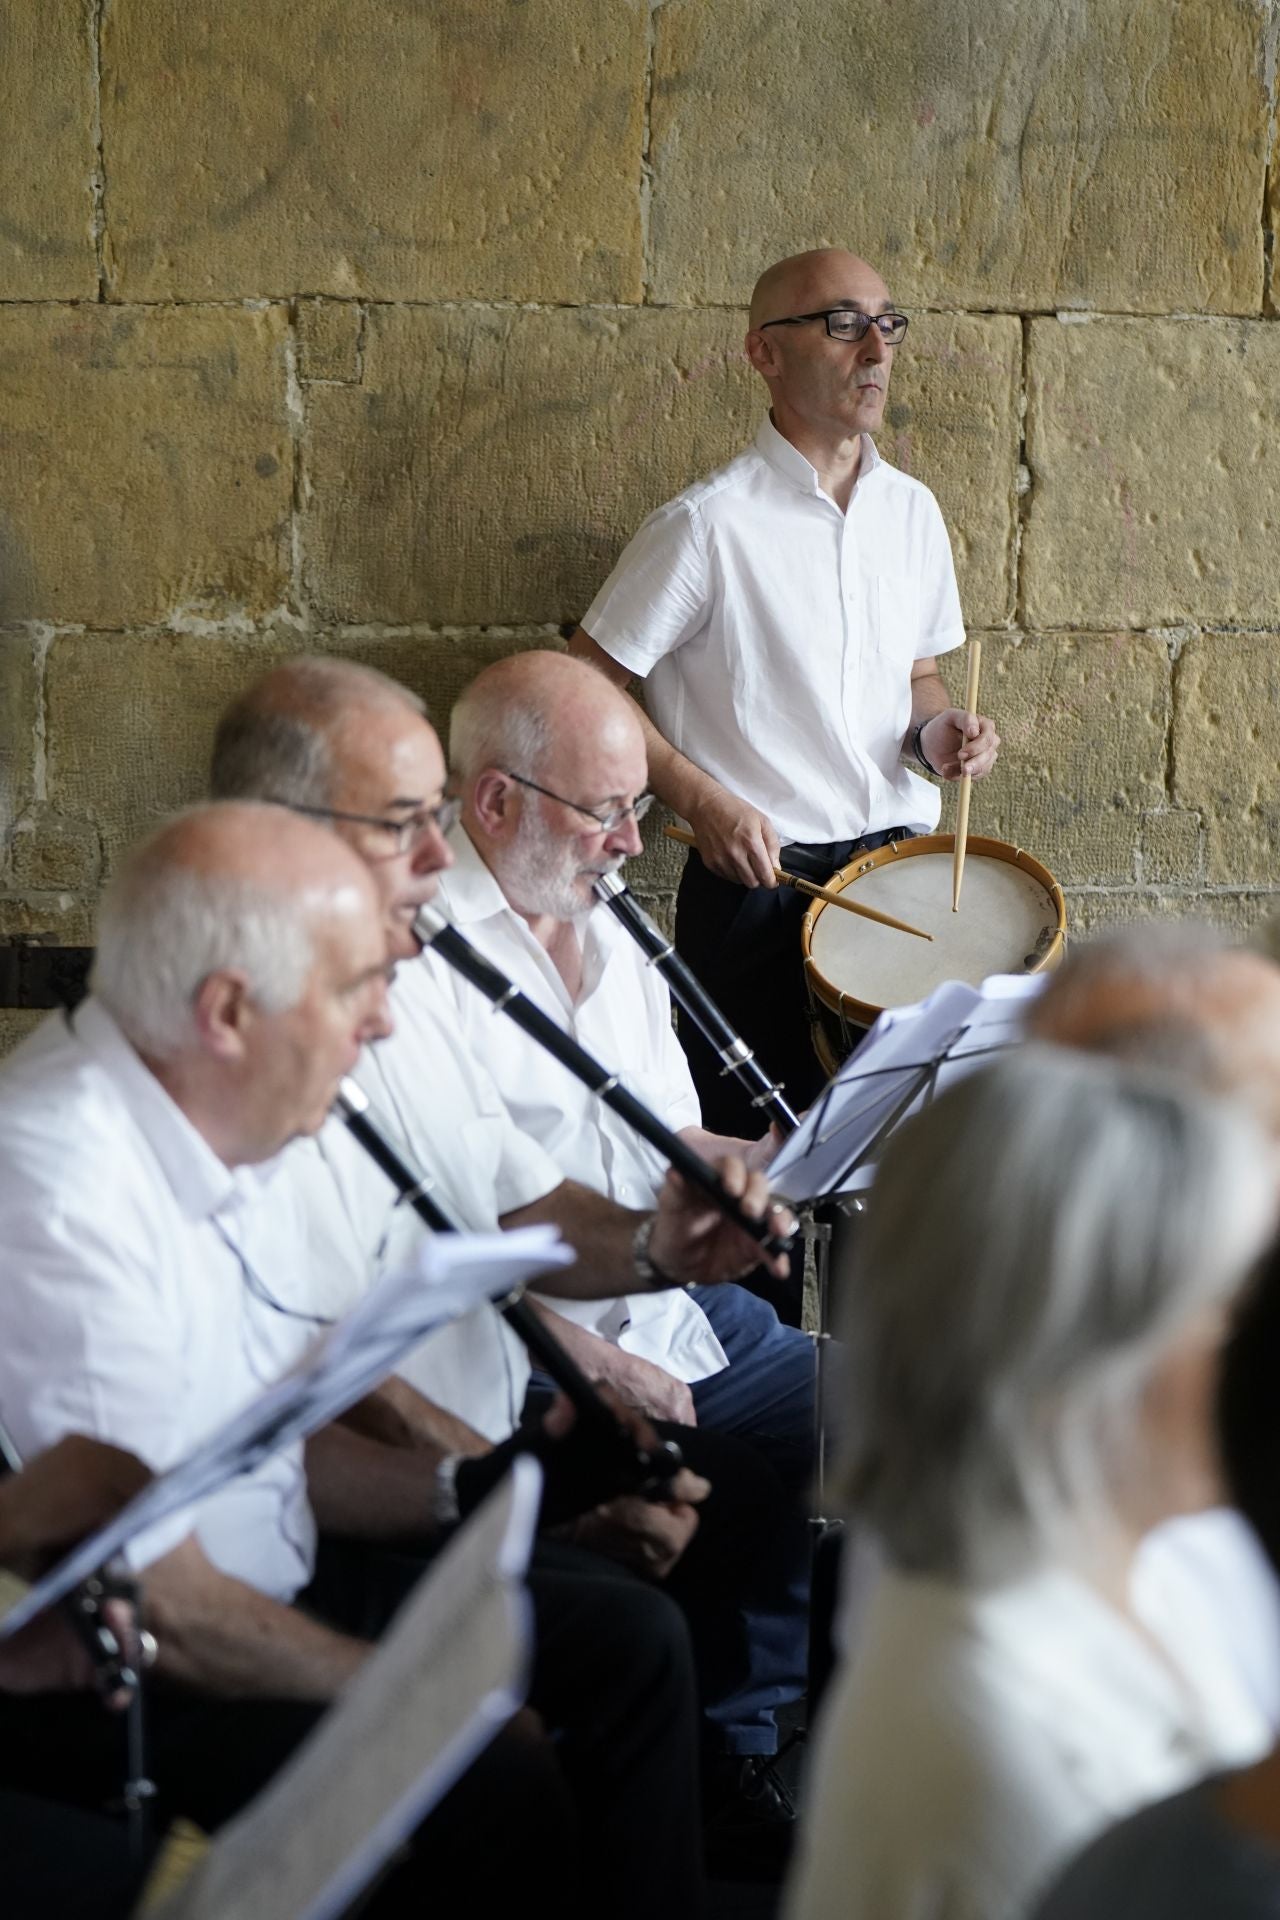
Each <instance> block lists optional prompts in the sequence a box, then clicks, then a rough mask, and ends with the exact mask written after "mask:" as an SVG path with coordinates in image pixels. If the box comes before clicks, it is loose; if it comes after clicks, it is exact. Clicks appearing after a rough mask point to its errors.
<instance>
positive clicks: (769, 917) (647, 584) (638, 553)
mask: <svg viewBox="0 0 1280 1920" xmlns="http://www.w3.org/2000/svg"><path fill="white" fill-rule="evenodd" d="M906 331H907V320H906V316H905V315H904V314H901V313H896V312H895V311H894V307H893V301H892V299H891V297H890V294H889V289H888V288H887V286H886V285H885V283H884V281H883V280H882V278H881V277H880V275H879V274H878V273H877V272H876V271H875V269H874V267H871V266H869V265H868V263H867V262H866V261H865V260H860V259H859V258H858V257H857V255H856V254H852V253H847V252H845V251H844V250H842V249H840V248H836V247H823V248H819V249H816V250H814V251H812V252H808V253H799V254H793V255H792V256H790V257H789V258H788V259H785V260H779V261H777V262H776V263H775V264H774V265H773V266H771V267H769V268H768V269H766V271H765V272H764V273H763V274H762V275H761V276H760V279H759V280H758V281H757V283H756V286H755V290H754V292H753V293H752V296H751V311H750V315H749V318H748V325H747V335H746V343H745V344H746V354H747V358H748V359H749V360H750V362H751V364H752V366H753V367H754V368H755V370H756V372H757V373H758V374H759V375H760V377H761V379H762V380H763V381H764V383H765V385H766V387H767V388H768V390H769V407H770V412H769V417H768V419H766V420H764V421H762V422H761V425H760V430H759V432H758V433H757V435H756V437H755V441H754V444H753V445H752V446H750V447H748V448H747V449H746V450H745V451H744V452H743V453H741V454H739V455H738V457H737V458H736V459H735V460H732V461H730V463H729V465H728V466H726V467H722V468H721V469H720V471H719V472H718V473H714V474H712V475H710V477H709V478H707V479H705V480H701V481H699V482H698V483H697V484H696V485H694V486H692V487H689V488H688V489H687V490H686V491H685V492H684V493H681V494H679V495H677V497H676V498H675V499H674V500H670V501H668V502H667V503H666V505H665V506H662V507H659V508H658V509H657V511H656V512H654V513H652V514H650V516H649V518H648V519H647V520H646V521H645V522H644V525H643V526H642V527H641V528H640V530H639V531H638V533H637V534H636V535H635V538H634V539H633V540H632V541H631V543H630V545H629V546H628V547H627V549H626V551H625V552H624V553H623V555H622V557H621V559H620V560H619V561H618V564H617V566H616V567H615V568H614V570H613V572H612V573H611V574H610V576H609V578H608V580H606V582H605V584H604V586H603V587H602V588H601V589H600V592H599V593H598V594H597V595H596V598H595V599H594V601H593V602H592V604H591V606H590V607H589V608H588V609H587V611H586V613H585V614H584V615H583V617H582V625H581V627H580V628H579V630H578V631H577V633H576V634H575V635H574V637H573V639H572V640H571V642H570V648H571V650H576V651H580V652H581V653H582V654H583V655H584V657H585V658H587V659H590V660H591V661H592V662H593V664H595V665H597V666H599V667H601V668H602V670H603V671H605V672H606V673H608V674H609V675H610V676H611V677H612V678H613V679H614V680H615V681H617V682H618V683H619V684H621V685H625V684H626V683H627V681H628V680H629V679H630V678H631V677H632V676H633V675H635V676H638V677H639V678H640V679H642V680H643V681H644V683H645V700H646V704H647V706H648V709H649V716H650V718H649V721H648V722H647V724H646V733H647V737H648V751H649V778H650V780H651V782H652V784H653V789H654V792H655V793H656V794H657V795H658V796H659V798H660V799H662V800H665V801H666V803H667V804H668V806H671V807H673V808H674V809H675V810H676V812H677V813H680V814H683V816H684V818H685V819H686V820H688V821H689V823H690V825H691V826H692V828H693V830H694V834H695V836H696V840H697V852H696V853H694V854H691V855H690V857H689V860H688V862H687V864H686V866H685V872H684V878H683V880H682V882H681V887H680V898H679V904H678V907H677V913H676V944H677V946H678V947H679V949H680V952H681V953H682V954H683V955H684V956H685V958H686V959H687V960H688V962H689V964H690V966H691V967H692V968H693V970H694V972H695V973H696V974H697V975H698V978H699V979H700V980H701V981H702V982H703V984H704V986H706V988H707V989H708V991H709V992H710V993H711V995H712V997H713V998H714V999H715V1000H717V1001H718V1002H719V1003H720V1005H721V1006H722V1007H723V1008H724V1010H725V1012H726V1013H727V1014H728V1016H729V1018H730V1020H731V1021H732V1022H733V1023H734V1025H735V1026H736V1027H737V1029H738V1031H739V1032H740V1033H741V1034H742V1035H743V1036H744V1038H745V1039H746V1040H747V1042H748V1043H749V1044H750V1045H751V1046H753V1047H756V1048H757V1049H758V1050H759V1052H760V1053H761V1055H762V1057H763V1058H765V1059H766V1060H768V1061H769V1063H770V1068H771V1071H773V1072H774V1073H778V1074H781V1075H782V1077H783V1079H784V1080H785V1081H786V1083H787V1088H788V1091H789V1093H790V1096H791V1100H792V1104H793V1105H794V1106H797V1107H800V1106H807V1105H808V1103H809V1101H810V1100H811V1099H812V1097H813V1095H814V1094H815V1093H816V1092H817V1090H818V1088H819V1087H820V1086H821V1085H822V1074H821V1072H820V1070H819V1068H818V1066H817V1062H816V1060H815V1058H814V1054H813V1049H812V1047H811V1046H810V1043H809V1032H808V1022H807V996H806V992H805V985H804V974H803V969H802V967H801V959H800V927H799V921H800V916H801V914H802V913H803V911H804V904H805V903H804V901H803V899H802V898H801V896H800V895H798V894H797V893H795V892H794V890H792V889H790V888H778V887H776V886H775V882H774V872H773V870H774V865H775V863H777V862H779V861H780V862H781V864H782V865H783V866H784V867H785V868H787V869H788V870H790V871H792V872H797V873H800V874H802V875H803V876H805V877H807V878H810V879H816V880H820V881H825V880H827V879H828V878H829V877H830V875H831V874H832V873H833V872H834V871H835V870H836V868H838V867H842V866H844V865H845V863H846V862H847V861H848V860H850V859H852V858H853V855H854V853H855V852H856V851H860V850H863V849H867V848H870V847H875V846H879V845H882V844H883V843H884V842H885V841H886V840H892V839H896V838H900V837H902V836H903V835H905V834H910V833H914V832H925V833H927V832H930V831H932V829H933V828H934V827H935V826H936V825H937V822H938V810H939V804H940V803H939V798H938V794H937V792H936V790H935V789H934V788H932V787H931V786H930V785H929V784H928V783H927V782H926V781H924V780H921V779H919V778H918V777H917V776H916V775H915V774H913V773H911V772H910V771H909V770H908V767H907V766H906V765H904V764H902V763H903V762H912V763H914V764H915V765H917V766H920V767H922V768H923V769H924V770H925V771H926V772H929V773H933V774H936V775H938V776H940V777H941V778H943V779H945V780H953V779H956V778H958V777H959V775H960V774H961V773H969V774H971V775H972V776H973V777H974V778H975V779H980V778H981V777H982V776H983V775H984V774H986V773H987V772H989V771H990V769H991V767H992V765H993V764H994V762H995V757H996V750H997V748H998V746H999V740H998V737H997V735H996V731H995V728H994V727H993V726H992V723H991V722H990V720H986V719H981V718H978V717H975V716H973V715H966V714H964V713H962V712H960V711H959V710H958V709H957V708H955V707H953V706H952V705H951V703H950V697H949V695H948V693H947V689H946V687H945V686H944V685H943V682H942V679H941V677H940V675H939V673H938V665H937V655H939V654H941V653H945V652H947V651H949V650H950V649H951V648H953V647H958V646H959V645H960V643H961V642H962V640H963V639H964V627H963V624H962V621H961V615H960V601H959V596H958V594H957V591H956V582H955V572H954V569H953V567H952V562H951V549H950V545H949V543H948V540H947V533H946V528H945V527H944V525H943V521H942V515H941V514H940V512H939V511H938V505H937V502H936V501H935V499H934V498H933V495H932V494H931V493H930V492H929V490H928V489H927V488H926V487H923V486H921V484H920V482H919V481H918V480H913V479H911V478H910V477H909V476H908V475H906V474H903V473H899V472H897V471H896V470H895V469H894V468H893V467H891V466H889V465H888V464H887V463H886V462H885V461H883V460H882V459H881V458H880V456H879V454H878V453H877V452H876V448H875V444H874V442H873V440H872V437H871V436H872V435H873V434H874V433H876V432H877V430H878V429H879V427H880V425H881V423H882V421H883V418H884V408H885V400H886V398H887V395H888V390H889V378H890V375H891V373H892V371H893V362H894V358H895V355H896V353H897V351H898V348H899V346H900V345H901V343H902V341H903V339H904V338H905V335H906ZM681 1037H682V1039H685V1041H686V1045H687V1047H688V1050H689V1057H690V1063H691V1065H692V1066H693V1069H694V1078H695V1080H696V1081H697V1084H698V1092H699V1095H700V1097H701V1100H702V1110H703V1115H704V1118H705V1120H706V1123H707V1125H708V1126H713V1127H715V1128H716V1129H717V1130H718V1131H720V1132H722V1133H745V1132H746V1131H747V1130H748V1127H749V1125H750V1121H751V1119H752V1118H753V1117H754V1116H753V1115H752V1113H751V1109H750V1107H749V1106H748V1104H747V1102H746V1101H745V1099H744V1097H743V1095H742V1093H741V1090H740V1089H739V1088H738V1087H737V1086H736V1084H733V1083H731V1082H729V1081H726V1080H725V1079H724V1077H723V1076H722V1075H721V1073H720V1063H719V1061H718V1060H717V1059H716V1057H715V1054H714V1053H713V1051H712V1050H711V1048H709V1047H708V1046H707V1045H706V1043H705V1041H703V1040H701V1038H700V1036H699V1035H697V1034H696V1033H692V1034H688V1035H686V1033H685V1029H684V1026H683V1025H682V1033H681Z"/></svg>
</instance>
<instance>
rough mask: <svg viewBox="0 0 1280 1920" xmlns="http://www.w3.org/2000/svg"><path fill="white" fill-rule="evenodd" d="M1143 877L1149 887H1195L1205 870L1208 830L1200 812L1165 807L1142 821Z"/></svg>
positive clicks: (1149, 814)
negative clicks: (1187, 811) (1203, 824)
mask: <svg viewBox="0 0 1280 1920" xmlns="http://www.w3.org/2000/svg"><path fill="white" fill-rule="evenodd" d="M1139 845H1140V848H1141V853H1142V878H1143V880H1144V882H1145V883H1146V884H1147V885H1148V886H1157V887H1159V886H1171V885H1181V886H1194V885H1197V884H1198V883H1199V881H1200V877H1201V874H1202V872H1203V870H1204V829H1203V827H1202V825H1201V821H1200V816H1199V814H1198V813H1183V812H1181V811H1179V809H1177V808H1176V807H1164V808H1161V809H1159V810H1158V811H1157V812H1155V813H1148V814H1147V815H1146V816H1145V817H1144V819H1143V822H1142V839H1141V841H1140V843H1139Z"/></svg>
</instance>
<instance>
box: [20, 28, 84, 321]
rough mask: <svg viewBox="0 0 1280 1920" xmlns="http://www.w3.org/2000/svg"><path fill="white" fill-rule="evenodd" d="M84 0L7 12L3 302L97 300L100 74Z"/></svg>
mask: <svg viewBox="0 0 1280 1920" xmlns="http://www.w3.org/2000/svg"><path fill="white" fill-rule="evenodd" d="M89 36H90V9H88V8H86V7H85V6H83V5H82V4H80V3H79V0H46V4H45V5H43V6H30V5H26V6H24V5H22V4H21V0H18V4H16V5H14V4H11V5H9V6H6V7H5V9H4V21H3V51H2V52H0V127H3V129H4V137H3V139H0V297H3V298H4V299H5V300H90V299H93V298H95V297H96V295H97V290H98V267H97V260H96V257H95V253H94V243H93V225H92V221H93V196H92V189H91V184H90V182H91V175H92V172H93V166H94V159H95V154H94V138H93V77H92V66H91V58H90V37H89Z"/></svg>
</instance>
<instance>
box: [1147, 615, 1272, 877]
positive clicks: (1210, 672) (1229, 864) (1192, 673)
mask: <svg viewBox="0 0 1280 1920" xmlns="http://www.w3.org/2000/svg"><path fill="white" fill-rule="evenodd" d="M1278 713H1280V641H1278V640H1277V639H1276V637H1275V636H1274V635H1273V634H1257V633H1214V634H1203V635H1200V636H1198V637H1197V638H1196V639H1194V640H1190V641H1188V642H1187V644H1186V646H1185V648H1184V649H1183V652H1182V655H1181V657H1180V658H1179V661H1178V668H1177V674H1176V677H1175V680H1174V702H1173V735H1172V740H1173V771H1174V782H1173V785H1174V794H1175V797H1176V799H1177V801H1178V804H1179V805H1180V806H1184V807H1192V808H1196V809H1198V811H1199V812H1200V813H1202V814H1203V815H1204V821H1205V873H1206V877H1207V879H1208V880H1209V882H1210V884H1213V883H1221V884H1227V885H1233V884H1234V885H1240V884H1241V883H1243V884H1244V885H1246V886H1248V885H1257V884H1259V883H1262V884H1264V885H1267V884H1274V883H1275V881H1276V878H1277V875H1278V874H1280V727H1277V724H1276V715H1277V714H1278Z"/></svg>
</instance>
